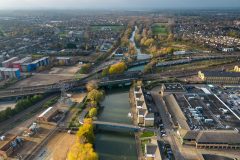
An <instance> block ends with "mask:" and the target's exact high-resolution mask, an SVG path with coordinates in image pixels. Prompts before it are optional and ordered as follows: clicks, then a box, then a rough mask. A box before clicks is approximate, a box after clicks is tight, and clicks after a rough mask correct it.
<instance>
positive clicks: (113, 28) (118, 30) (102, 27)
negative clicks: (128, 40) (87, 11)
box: [91, 25, 124, 32]
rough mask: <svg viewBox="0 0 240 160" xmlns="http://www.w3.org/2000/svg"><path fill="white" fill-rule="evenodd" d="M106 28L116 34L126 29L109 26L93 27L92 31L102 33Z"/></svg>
mask: <svg viewBox="0 0 240 160" xmlns="http://www.w3.org/2000/svg"><path fill="white" fill-rule="evenodd" d="M104 28H111V30H112V31H114V32H120V31H121V30H123V29H124V26H108V25H106V26H104V25H99V26H91V30H92V31H100V30H104Z"/></svg>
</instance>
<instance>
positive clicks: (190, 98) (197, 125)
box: [162, 84, 240, 149]
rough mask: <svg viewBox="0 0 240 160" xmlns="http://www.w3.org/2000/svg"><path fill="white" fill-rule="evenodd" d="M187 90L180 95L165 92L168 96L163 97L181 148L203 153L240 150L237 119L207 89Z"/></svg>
mask: <svg viewBox="0 0 240 160" xmlns="http://www.w3.org/2000/svg"><path fill="white" fill-rule="evenodd" d="M162 87H163V88H165V87H166V85H165V84H164V85H163V86H162ZM186 88H191V91H189V90H188V89H186V92H185V93H182V94H179V92H177V93H172V94H170V91H169V90H166V91H167V94H165V93H162V94H163V95H164V96H163V100H164V102H165V104H166V106H167V109H168V113H169V117H170V118H171V122H172V124H173V125H174V126H175V129H176V130H177V135H178V136H179V138H180V140H181V142H182V144H184V145H193V146H195V147H196V148H206V149H240V134H239V131H238V129H239V120H238V119H237V117H236V115H234V114H232V113H231V112H230V111H229V110H228V109H227V108H226V107H225V106H224V104H223V103H222V102H221V101H220V100H219V99H218V98H217V97H216V95H214V94H213V93H211V92H210V91H209V90H208V89H207V86H206V87H204V90H202V88H203V87H202V86H201V87H198V86H196V87H195V89H193V86H192V87H189V86H186ZM197 90H198V91H199V92H197ZM205 90H207V91H205ZM174 91H175V90H174Z"/></svg>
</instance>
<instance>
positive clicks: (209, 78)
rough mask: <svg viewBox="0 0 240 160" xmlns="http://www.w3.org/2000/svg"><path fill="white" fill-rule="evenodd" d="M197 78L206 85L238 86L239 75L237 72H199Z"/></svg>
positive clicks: (239, 82) (239, 81)
mask: <svg viewBox="0 0 240 160" xmlns="http://www.w3.org/2000/svg"><path fill="white" fill-rule="evenodd" d="M198 77H199V78H200V79H202V80H204V81H206V82H207V83H217V84H240V73H238V72H222V71H204V72H201V71H199V72H198Z"/></svg>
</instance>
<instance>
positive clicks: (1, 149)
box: [0, 134, 23, 159]
mask: <svg viewBox="0 0 240 160" xmlns="http://www.w3.org/2000/svg"><path fill="white" fill-rule="evenodd" d="M22 143H23V140H22V139H21V138H20V137H18V136H16V135H12V134H7V135H4V136H1V137H0V159H1V158H2V157H6V156H10V155H11V154H12V153H13V152H14V150H16V149H17V148H19V146H22ZM1 156H2V157H1Z"/></svg>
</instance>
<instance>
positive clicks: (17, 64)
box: [12, 57, 32, 72]
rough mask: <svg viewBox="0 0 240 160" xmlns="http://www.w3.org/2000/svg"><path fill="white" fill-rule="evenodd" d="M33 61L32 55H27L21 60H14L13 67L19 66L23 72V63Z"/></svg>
mask: <svg viewBox="0 0 240 160" xmlns="http://www.w3.org/2000/svg"><path fill="white" fill-rule="evenodd" d="M31 61H32V58H31V57H25V58H23V59H21V60H18V61H15V62H13V64H12V65H13V66H12V67H13V68H18V69H19V70H20V71H21V72H22V64H24V63H29V62H31Z"/></svg>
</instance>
